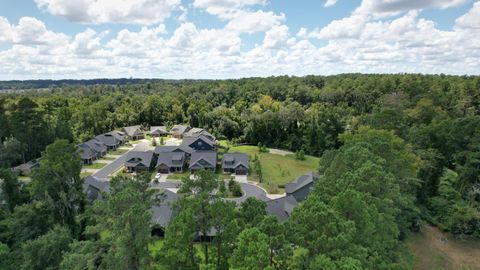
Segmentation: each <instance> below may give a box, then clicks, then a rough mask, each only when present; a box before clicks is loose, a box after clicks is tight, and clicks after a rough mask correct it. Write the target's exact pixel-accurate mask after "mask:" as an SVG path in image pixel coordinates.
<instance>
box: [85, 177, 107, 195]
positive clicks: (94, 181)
mask: <svg viewBox="0 0 480 270" xmlns="http://www.w3.org/2000/svg"><path fill="white" fill-rule="evenodd" d="M109 188H110V182H108V181H107V180H106V179H99V178H96V177H94V176H87V177H86V178H85V180H84V182H83V192H84V193H85V195H86V196H87V198H88V199H90V200H92V201H93V200H101V199H103V197H102V194H101V193H102V192H108V190H109Z"/></svg>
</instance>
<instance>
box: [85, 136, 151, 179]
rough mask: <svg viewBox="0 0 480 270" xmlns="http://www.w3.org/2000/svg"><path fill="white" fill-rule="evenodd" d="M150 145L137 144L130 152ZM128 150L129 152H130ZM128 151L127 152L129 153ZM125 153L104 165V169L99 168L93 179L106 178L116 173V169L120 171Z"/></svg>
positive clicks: (145, 143) (144, 143)
mask: <svg viewBox="0 0 480 270" xmlns="http://www.w3.org/2000/svg"><path fill="white" fill-rule="evenodd" d="M149 144H150V142H141V143H139V144H137V145H136V146H135V147H134V148H133V149H132V150H136V149H144V148H146V147H148V146H149ZM132 150H130V151H132ZM130 151H128V152H130ZM128 152H126V153H125V154H123V155H121V156H120V157H119V158H117V159H115V160H114V161H112V163H110V164H108V165H106V166H105V167H103V168H101V169H100V170H98V171H97V172H96V173H94V174H93V176H94V177H96V178H108V176H109V175H110V174H112V173H114V172H116V171H117V170H118V169H120V167H122V166H123V164H124V163H125V159H126V158H127V153H128Z"/></svg>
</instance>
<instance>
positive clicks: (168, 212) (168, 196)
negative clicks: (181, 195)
mask: <svg viewBox="0 0 480 270" xmlns="http://www.w3.org/2000/svg"><path fill="white" fill-rule="evenodd" d="M164 194H165V198H164V200H163V201H162V203H161V204H160V205H156V206H153V207H152V212H153V213H152V221H153V222H154V223H156V224H159V225H160V226H162V227H163V228H166V227H167V226H168V224H169V223H170V221H171V220H172V218H173V217H174V216H175V211H174V209H173V206H172V204H173V203H174V202H175V201H176V200H177V199H178V195H177V194H176V193H174V192H172V191H170V190H165V191H164Z"/></svg>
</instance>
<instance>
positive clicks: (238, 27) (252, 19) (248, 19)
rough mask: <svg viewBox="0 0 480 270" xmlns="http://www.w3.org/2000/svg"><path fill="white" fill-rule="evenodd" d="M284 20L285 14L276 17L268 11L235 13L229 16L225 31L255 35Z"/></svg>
mask: <svg viewBox="0 0 480 270" xmlns="http://www.w3.org/2000/svg"><path fill="white" fill-rule="evenodd" d="M284 20H285V14H280V15H276V14H275V13H273V12H271V11H268V12H265V11H262V10H258V11H256V12H247V11H243V10H241V11H237V12H234V13H232V14H231V15H230V16H229V22H228V24H227V26H226V29H229V30H232V31H236V32H241V33H250V34H251V33H255V32H264V31H267V30H268V29H271V28H272V27H273V26H275V25H279V24H281V22H282V21H284Z"/></svg>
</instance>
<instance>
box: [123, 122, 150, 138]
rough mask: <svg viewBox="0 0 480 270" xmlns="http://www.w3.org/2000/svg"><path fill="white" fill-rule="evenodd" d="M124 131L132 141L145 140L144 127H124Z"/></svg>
mask: <svg viewBox="0 0 480 270" xmlns="http://www.w3.org/2000/svg"><path fill="white" fill-rule="evenodd" d="M123 131H124V132H125V134H126V135H127V138H129V139H130V140H134V141H136V140H141V139H144V138H145V135H144V133H143V130H142V126H140V125H137V126H129V127H124V128H123Z"/></svg>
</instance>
